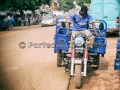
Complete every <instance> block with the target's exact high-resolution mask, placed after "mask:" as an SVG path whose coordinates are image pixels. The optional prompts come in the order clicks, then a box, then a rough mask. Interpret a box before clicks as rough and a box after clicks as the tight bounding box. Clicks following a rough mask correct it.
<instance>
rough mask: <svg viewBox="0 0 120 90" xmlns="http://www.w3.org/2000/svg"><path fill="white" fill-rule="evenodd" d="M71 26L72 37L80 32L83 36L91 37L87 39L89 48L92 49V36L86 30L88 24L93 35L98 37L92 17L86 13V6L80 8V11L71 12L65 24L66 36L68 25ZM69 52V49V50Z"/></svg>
mask: <svg viewBox="0 0 120 90" xmlns="http://www.w3.org/2000/svg"><path fill="white" fill-rule="evenodd" d="M71 23H72V24H73V30H72V36H73V37H74V36H75V34H77V33H79V32H82V33H83V34H86V35H87V36H88V35H91V37H90V38H89V41H90V42H91V45H90V48H93V43H94V36H93V35H92V33H91V32H90V31H89V30H88V23H91V24H92V27H93V30H94V33H95V34H96V36H98V33H97V32H96V26H95V23H94V21H93V18H92V16H91V15H90V14H89V13H88V8H87V6H82V7H81V10H79V11H76V12H73V13H72V14H71V16H70V18H69V21H68V24H67V35H69V30H70V25H71ZM69 51H70V49H69Z"/></svg>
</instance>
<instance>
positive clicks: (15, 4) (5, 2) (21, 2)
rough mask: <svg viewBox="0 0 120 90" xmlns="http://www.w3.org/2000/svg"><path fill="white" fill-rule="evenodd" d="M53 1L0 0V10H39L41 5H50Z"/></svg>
mask: <svg viewBox="0 0 120 90" xmlns="http://www.w3.org/2000/svg"><path fill="white" fill-rule="evenodd" d="M50 3H51V0H0V6H1V7H0V9H1V10H5V11H17V10H19V11H20V12H21V13H23V10H32V11H34V10H35V9H37V8H39V6H40V5H41V4H48V5H50Z"/></svg>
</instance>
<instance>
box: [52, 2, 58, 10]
mask: <svg viewBox="0 0 120 90" xmlns="http://www.w3.org/2000/svg"><path fill="white" fill-rule="evenodd" d="M58 7H59V4H58V2H57V0H53V1H52V3H51V9H52V10H53V11H57V10H58Z"/></svg>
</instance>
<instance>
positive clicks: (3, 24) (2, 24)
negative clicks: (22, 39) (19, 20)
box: [0, 12, 12, 30]
mask: <svg viewBox="0 0 120 90" xmlns="http://www.w3.org/2000/svg"><path fill="white" fill-rule="evenodd" d="M0 29H8V30H9V29H12V27H11V22H10V20H8V19H7V14H6V13H5V12H0Z"/></svg>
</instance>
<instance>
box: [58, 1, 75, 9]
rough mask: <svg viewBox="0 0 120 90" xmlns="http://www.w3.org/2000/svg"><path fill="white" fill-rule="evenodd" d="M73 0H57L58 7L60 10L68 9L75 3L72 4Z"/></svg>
mask: <svg viewBox="0 0 120 90" xmlns="http://www.w3.org/2000/svg"><path fill="white" fill-rule="evenodd" d="M73 1H74V0H59V1H58V3H59V9H60V10H64V11H68V10H69V9H72V8H74V7H75V5H74V4H73Z"/></svg>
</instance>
